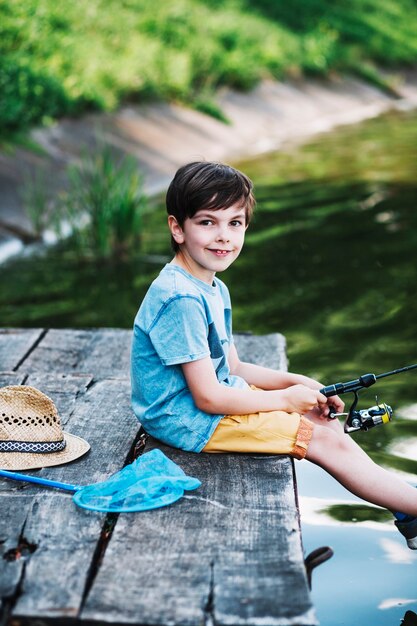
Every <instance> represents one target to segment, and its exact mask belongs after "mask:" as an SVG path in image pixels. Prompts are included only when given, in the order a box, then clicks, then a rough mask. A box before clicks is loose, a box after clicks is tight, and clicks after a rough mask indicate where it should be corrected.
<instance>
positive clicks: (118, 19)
mask: <svg viewBox="0 0 417 626" xmlns="http://www.w3.org/2000/svg"><path fill="white" fill-rule="evenodd" d="M416 60H417V6H416V4H415V2H414V1H413V0H352V2H349V3H334V2H331V1H330V0H292V2H278V1H277V0H256V1H255V0H224V1H222V2H220V1H219V0H166V1H165V2H162V3H160V4H159V5H158V10H157V11H156V10H155V3H154V2H151V1H150V0H123V1H120V0H89V2H88V3H85V2H83V1H82V0H74V1H73V2H70V3H56V2H54V0H7V2H6V1H4V0H3V2H1V3H0V91H1V93H2V98H1V100H0V129H1V131H0V133H1V135H2V136H3V137H5V136H7V135H9V136H10V134H12V133H15V132H19V131H21V130H22V129H25V128H30V127H31V126H33V125H34V124H48V123H50V122H51V120H54V119H56V118H59V117H61V116H63V115H77V114H80V113H82V112H83V111H86V110H91V109H94V110H104V111H110V110H114V109H115V108H116V107H118V106H120V104H121V103H123V102H127V101H129V102H144V101H146V100H149V99H152V100H154V99H163V100H177V101H181V102H185V103H187V104H191V105H193V106H195V107H196V108H198V109H200V110H203V111H205V112H208V113H210V114H212V115H214V116H215V117H217V118H219V119H222V113H221V111H219V110H218V107H216V104H215V93H216V90H217V89H219V88H220V87H221V86H224V85H228V86H230V87H233V88H236V89H250V88H251V87H253V86H254V85H255V84H256V83H257V82H258V81H260V80H261V79H263V78H265V77H271V78H275V79H280V78H282V77H283V76H299V75H301V74H308V73H315V74H322V75H326V74H329V73H330V72H335V71H336V72H344V71H350V72H356V73H358V74H360V75H365V76H366V78H367V79H368V80H371V81H372V82H376V83H378V84H380V86H382V87H383V88H387V89H390V88H391V87H392V85H391V82H390V80H389V79H388V80H387V79H386V78H385V77H383V76H382V75H381V73H380V71H379V68H380V66H383V67H385V68H390V69H395V67H397V66H399V65H404V64H415V62H416ZM224 121H227V120H224Z"/></svg>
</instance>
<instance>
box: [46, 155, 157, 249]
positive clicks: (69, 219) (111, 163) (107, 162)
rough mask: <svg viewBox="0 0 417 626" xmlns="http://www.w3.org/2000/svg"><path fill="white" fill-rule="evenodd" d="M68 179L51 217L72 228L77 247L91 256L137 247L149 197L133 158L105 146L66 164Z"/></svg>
mask: <svg viewBox="0 0 417 626" xmlns="http://www.w3.org/2000/svg"><path fill="white" fill-rule="evenodd" d="M69 181H70V186H69V190H68V191H67V192H65V193H64V194H63V195H62V198H61V202H60V210H59V211H58V216H57V217H54V220H55V223H56V224H57V225H62V224H68V225H69V226H70V229H71V232H72V237H71V242H72V244H73V245H74V247H75V249H76V250H78V251H79V252H80V253H81V254H82V255H83V256H85V255H92V256H93V257H95V258H103V257H116V258H123V257H125V256H128V255H129V253H134V252H135V251H137V248H138V244H139V239H140V232H141V219H142V213H143V212H144V210H145V209H146V202H147V200H146V197H145V195H144V193H143V180H142V177H141V175H140V174H139V173H138V168H137V163H136V161H135V160H134V159H133V158H127V157H124V158H122V159H120V158H119V159H117V157H116V156H115V155H114V154H112V152H111V150H110V149H109V148H107V147H105V146H104V147H102V148H101V149H99V150H98V151H97V152H96V153H92V154H91V155H87V156H85V157H84V161H83V162H82V164H81V165H76V166H72V167H70V169H69Z"/></svg>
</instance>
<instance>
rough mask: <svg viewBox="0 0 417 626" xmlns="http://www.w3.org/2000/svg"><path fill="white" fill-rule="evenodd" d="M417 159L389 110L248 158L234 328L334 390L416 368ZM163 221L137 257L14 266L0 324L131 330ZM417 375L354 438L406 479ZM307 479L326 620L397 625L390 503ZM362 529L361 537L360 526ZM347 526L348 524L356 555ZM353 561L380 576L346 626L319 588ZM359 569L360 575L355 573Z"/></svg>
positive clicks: (159, 259)
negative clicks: (278, 341) (246, 217)
mask: <svg viewBox="0 0 417 626" xmlns="http://www.w3.org/2000/svg"><path fill="white" fill-rule="evenodd" d="M416 153H417V114H416V113H393V114H390V115H386V116H384V117H381V118H378V119H375V120H371V121H368V122H366V123H364V124H361V125H358V126H355V127H346V128H341V129H338V130H336V131H334V132H332V133H329V134H326V135H322V136H320V137H317V138H316V139H315V140H314V141H311V142H310V143H309V144H308V145H305V146H303V147H299V148H296V147H294V148H288V149H287V150H284V151H281V152H280V153H276V154H271V155H267V156H265V157H262V158H258V159H256V160H254V161H250V162H244V163H241V164H239V167H241V169H243V170H244V171H245V172H247V173H248V174H249V175H250V176H251V177H252V178H253V180H254V181H255V184H256V194H257V198H258V208H257V212H256V218H255V220H254V223H253V224H252V225H251V227H250V229H249V231H248V234H247V242H246V247H245V249H244V251H243V252H242V255H241V257H240V259H239V260H238V261H237V262H236V263H235V264H234V265H233V266H232V267H231V268H230V269H229V270H228V271H227V273H226V274H225V275H223V276H222V278H224V280H226V282H227V283H228V285H229V287H230V290H231V294H232V300H233V303H234V327H235V329H236V330H241V331H252V332H254V333H268V332H275V331H279V332H282V333H283V334H284V335H285V336H286V338H287V343H288V355H289V358H290V368H291V369H292V370H294V371H300V372H303V373H306V374H309V375H311V376H314V377H317V378H319V379H320V380H321V381H322V382H323V383H324V384H330V383H334V382H339V381H344V380H350V379H352V378H356V377H357V376H358V375H360V374H363V373H366V372H374V373H376V374H377V373H380V372H383V371H387V370H391V369H394V368H397V367H401V366H404V365H406V364H409V363H414V362H416V361H417V350H416V339H417V325H416V313H417V299H416V298H415V295H414V294H415V289H416V284H417V263H416V261H417V210H416V205H417V203H416V201H417V183H416V162H417V160H416V156H417V154H416ZM165 224H166V219H165V213H164V210H163V208H161V207H160V208H159V209H157V210H155V211H154V212H152V213H151V214H149V215H147V216H145V218H144V225H145V231H144V235H143V248H142V251H141V254H140V255H138V256H137V258H135V259H133V260H132V261H131V262H130V263H119V264H111V263H99V264H97V263H95V262H93V261H89V262H87V261H82V262H81V261H80V260H79V259H77V257H76V256H74V254H72V253H71V252H69V251H68V249H66V247H65V246H64V247H60V248H57V249H54V250H50V251H48V252H47V253H46V254H43V255H32V256H31V257H30V258H28V259H25V258H21V259H18V260H14V261H10V262H9V263H8V264H7V265H4V266H3V267H2V271H1V277H0V326H15V327H34V326H42V327H72V328H77V327H83V328H85V327H97V326H110V327H125V328H130V327H131V325H132V321H133V318H134V315H135V313H136V310H137V308H138V306H139V304H140V302H141V300H142V298H143V296H144V294H145V292H146V289H147V287H148V285H149V283H150V282H151V280H152V279H153V278H154V277H155V276H156V275H157V273H158V272H159V270H160V268H161V267H162V265H163V264H164V262H165V261H168V260H169V259H170V249H169V238H168V235H167V230H166V225H165ZM416 371H417V370H416ZM416 371H414V372H410V373H408V374H403V375H400V376H397V377H393V378H390V379H384V381H381V382H379V383H378V384H377V385H375V386H374V387H373V388H372V389H370V390H368V391H367V392H366V394H364V395H363V396H362V397H361V399H360V403H359V407H360V408H364V407H367V406H371V405H373V404H374V403H375V393H377V394H378V399H379V400H380V401H384V402H387V403H388V404H390V405H392V406H393V408H394V415H395V417H394V419H393V421H392V422H391V423H390V424H389V425H387V426H384V427H379V428H375V429H373V430H372V431H370V432H369V433H358V434H355V435H354V437H355V438H358V439H360V443H361V445H362V446H363V447H364V448H365V449H366V450H367V451H368V452H369V453H370V454H371V456H372V457H373V458H374V459H375V460H376V461H377V462H379V463H381V464H383V465H384V466H385V467H390V468H392V469H395V470H397V471H400V472H402V473H405V475H406V477H408V478H410V479H411V475H416V474H417V423H416V419H417V374H416ZM301 465H302V464H301ZM307 465H308V464H307ZM302 467H303V468H304V467H305V466H303V465H302ZM309 471H310V472H311V470H309ZM353 471H354V468H353ZM303 472H306V470H305V469H302V470H301V471H300V492H301V496H302V497H304V496H306V497H307V498H308V497H310V496H311V495H314V496H315V497H317V495H318V493H320V496H321V498H322V499H323V501H322V503H321V505H320V506H319V509H320V511H319V513H320V515H321V518H320V519H322V520H331V521H332V524H333V525H330V526H329V527H327V526H326V523H327V522H323V524H322V526H320V525H319V526H320V527H319V528H318V529H317V527H316V526H315V525H312V526H311V527H310V526H309V515H308V514H307V513H305V515H304V524H305V528H304V530H303V532H304V542H305V544H306V545H307V544H308V543H311V549H312V548H314V547H317V545H322V544H323V543H328V542H330V540H332V541H333V542H334V545H336V546H338V549H339V554H341V555H342V564H340V563H336V564H335V565H333V566H332V568H333V569H330V566H326V567H329V569H328V572H332V574H329V577H328V578H325V579H324V580H325V584H324V586H323V585H322V586H320V583H319V587H318V590H317V591H316V600H315V602H316V604H317V606H318V609H319V614H320V613H321V615H319V616H320V621H321V623H322V624H329V626H330V625H331V626H336V624H339V623H340V624H352V625H353V624H358V623H363V624H365V623H366V624H371V623H372V624H380V625H381V626H382V625H383V624H393V625H396V624H397V623H398V624H399V623H400V619H399V614H400V612H402V614H404V610H403V609H402V608H401V602H400V603H398V602H397V604H396V603H395V601H394V604H393V605H392V606H394V607H397V609H398V610H397V609H396V610H397V612H394V613H392V612H391V613H390V612H387V611H385V612H384V611H383V610H382V609H381V611H382V612H381V611H378V610H377V608H376V607H377V605H378V602H380V604H381V606H383V607H384V608H386V607H387V606H390V607H391V605H390V604H389V602H392V598H391V600H390V598H388V599H387V597H386V595H385V596H384V597H385V600H381V598H379V596H377V593H381V594H382V593H385V591H384V592H383V591H382V588H383V582H382V577H383V576H384V575H385V574H384V572H385V573H387V572H392V571H394V570H392V568H394V569H395V568H397V569H395V572H396V580H397V583H398V584H399V585H400V588H399V590H397V591H392V593H394V595H396V597H398V595H399V594H400V596H401V597H403V599H404V598H405V599H404V602H406V603H408V605H409V608H410V609H414V610H416V609H417V599H415V598H416V592H415V579H416V572H417V561H416V559H414V557H415V555H412V557H409V558H413V559H414V560H412V561H405V562H406V563H407V566H409V565H410V564H411V566H412V568H411V569H410V568H409V569H408V570H407V569H404V567H405V565H402V566H401V567H400V565H399V564H398V563H396V562H395V560H394V561H393V557H392V555H391V556H389V549H388V548H387V546H389V545H390V544H389V542H390V541H391V542H392V541H393V540H394V539H390V537H393V528H392V523H391V525H390V523H389V522H387V521H386V514H385V513H384V512H381V511H376V510H375V509H374V508H372V507H368V506H365V505H364V504H363V503H360V502H358V501H357V500H355V499H353V498H352V501H351V502H350V501H348V502H346V496H345V494H344V493H342V492H340V491H338V487H335V486H334V481H333V483H330V482H329V483H327V482H326V483H325V486H323V484H324V482H325V481H327V478H323V476H321V475H320V477H319V478H318V479H317V480H318V481H319V484H320V487H319V488H318V484H317V482H314V481H313V480H312V479H311V478H310V477H308V476H303ZM297 473H298V472H297ZM335 489H336V491H335ZM302 513H303V509H302ZM358 522H361V523H362V525H361V528H362V530H361V532H360V533H359V535H358V534H357V533H356V534H355V535H353V533H354V532H356V531H354V530H353V529H354V528H355V527H356V526H360V524H358ZM337 523H339V524H340V523H341V524H342V526H345V525H346V524H350V525H351V530H350V531H349V532H350V533H351V537H353V536H355V539H354V541H355V546H354V549H353V548H352V545H351V544H350V543H349V540H348V539H347V536H348V532H347V531H346V528H341V529H339V528H338V527H337ZM335 524H336V526H335ZM352 524H353V526H352ZM363 524H365V526H363ZM369 524H371V526H372V524H374V525H375V524H376V525H377V527H378V528H380V530H379V534H378V533H377V535H378V537H379V538H381V537H385V535H384V533H388V536H387V537H385V539H386V541H388V544H383V543H382V544H381V545H383V546H385V548H383V549H382V553H381V548H380V547H378V546H379V544H378V546H377V539H376V538H375V537H376V536H375V531H374V530H372V528H375V526H372V528H371V527H370V526H369ZM339 530H340V531H341V533H342V534H341V535H340V536H339V534H338V532H339ZM320 532H321V534H320ZM394 532H395V531H394ZM352 540H353V539H352ZM378 541H382V540H381V539H378ZM395 541H401V539H400V538H398V537H397V536H395ZM346 544H348V548H347V549H346ZM381 554H382V556H381ZM384 555H385V556H384ZM387 555H388V556H387ZM407 558H408V557H407ZM352 559H353V560H352ZM384 559H385V561H384ZM359 560H362V561H365V565H364V564H362V565H363V567H364V570H363V572H362V574H363V575H365V571H366V576H368V577H369V578H373V581H372V582H373V585H371V588H372V590H373V591H372V593H373V596H372V598H371V595H372V594H371V593H370V590H369V586H366V585H365V586H364V581H363V577H362V578H361V577H359V580H360V581H361V584H359V582H358V585H357V586H353V587H352V588H351V593H352V595H354V596H355V597H354V598H353V600H354V602H355V604H354V606H355V607H356V609H357V611H359V613H358V612H357V613H354V611H353V608H352V607H351V609H350V610H349V613H348V617H346V615H345V614H344V615H345V617H343V619H342V617H341V618H340V620H339V618H336V617H335V612H336V611H337V606H336V604H335V603H336V602H337V598H338V596H337V594H335V595H334V596H333V601H332V602H333V604H332V602H330V600H329V597H328V593H327V594H326V589H325V585H329V584H331V583H332V581H333V582H334V580H335V579H336V578H337V576H336V578H334V579H333V578H332V576H333V577H334V576H335V568H336V570H337V568H340V567H343V568H344V572H343V573H341V574H340V580H342V579H343V577H346V571H349V572H350V570H349V568H350V567H352V568H353V567H356V566H357V563H358V561H359ZM387 561H388V564H387ZM371 562H372V563H373V566H372V567H371ZM324 567H325V566H323V569H324ZM375 567H377V569H378V571H376V570H375ZM401 568H402V569H401ZM349 575H350V576H351V579H352V580H354V581H355V584H356V582H357V579H356V575H353V574H352V573H351V574H349ZM410 575H411V579H410ZM378 577H379V578H378ZM410 580H411V582H410ZM413 580H414V582H413ZM368 582H369V581H368ZM352 585H353V583H352ZM342 588H343V587H342ZM364 590H366V591H364ZM413 593H414V595H413ZM361 594H362V595H361ZM387 594H388V595H389V593H388V592H387ZM401 594H402V595H401ZM374 596H375V597H374ZM390 597H391V596H390ZM378 598H379V599H378ZM407 598H408V600H407ZM410 598H411V601H410ZM409 601H410V602H409ZM384 602H385V604H384ZM387 603H388V604H387ZM413 603H414V604H413ZM333 605H334V606H333ZM356 609H355V610H356ZM390 610H391V609H390ZM359 614H360V615H361V617H359ZM364 616H366V620H370V621H366V620H365V621H363V619H364ZM375 616H377V619H376V618H375ZM397 617H398V619H397ZM394 618H395V619H394Z"/></svg>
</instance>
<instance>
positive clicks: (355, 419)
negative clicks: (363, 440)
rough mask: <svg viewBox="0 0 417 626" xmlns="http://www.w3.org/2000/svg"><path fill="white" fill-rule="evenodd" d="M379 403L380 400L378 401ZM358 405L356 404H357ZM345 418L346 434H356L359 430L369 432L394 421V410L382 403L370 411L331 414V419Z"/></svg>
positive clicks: (360, 410)
mask: <svg viewBox="0 0 417 626" xmlns="http://www.w3.org/2000/svg"><path fill="white" fill-rule="evenodd" d="M377 402H378V400H377ZM355 404H356V403H355ZM337 417H345V418H346V419H345V425H344V431H345V433H354V432H355V431H357V430H364V431H367V430H369V429H370V428H373V427H374V426H379V425H380V424H387V423H388V422H390V421H391V419H392V408H391V407H390V406H389V405H388V404H385V402H382V403H381V404H376V405H374V406H371V407H370V408H369V409H359V410H357V409H355V408H354V407H353V408H352V407H351V408H350V409H349V413H330V415H329V418H330V419H336V418H337Z"/></svg>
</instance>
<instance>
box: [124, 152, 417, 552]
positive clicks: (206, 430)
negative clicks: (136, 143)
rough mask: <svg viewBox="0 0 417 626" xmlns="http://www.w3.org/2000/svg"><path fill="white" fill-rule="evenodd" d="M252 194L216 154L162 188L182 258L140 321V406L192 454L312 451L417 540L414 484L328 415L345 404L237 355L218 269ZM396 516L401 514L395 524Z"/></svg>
mask: <svg viewBox="0 0 417 626" xmlns="http://www.w3.org/2000/svg"><path fill="white" fill-rule="evenodd" d="M254 204H255V199H254V196H253V188H252V183H251V181H250V180H249V179H248V178H247V177H246V176H245V175H244V174H242V173H241V172H239V171H238V170H235V169H234V168H232V167H229V166H227V165H223V164H220V163H207V162H195V163H189V164H188V165H185V166H183V167H181V168H180V169H179V170H178V171H177V173H176V175H175V177H174V179H173V180H172V182H171V184H170V186H169V188H168V192H167V197H166V205H167V211H168V226H169V229H170V232H171V242H172V246H173V249H174V253H175V256H174V258H173V260H172V261H171V263H168V264H167V265H166V266H165V267H164V268H163V269H162V271H161V273H160V275H159V276H158V278H157V279H156V280H155V281H154V282H153V283H152V285H151V287H150V289H149V291H148V293H147V295H146V296H145V299H144V301H143V303H142V305H141V307H140V309H139V312H138V314H137V316H136V319H135V325H134V337H133V345H132V401H133V409H134V411H135V414H136V416H137V417H138V419H139V421H140V422H141V424H142V425H143V427H144V428H145V430H146V431H147V432H148V433H149V434H150V435H152V436H154V437H156V438H157V439H159V440H161V441H163V442H165V443H167V444H169V445H171V446H174V447H177V448H181V449H183V450H188V451H191V452H201V451H204V452H255V453H257V452H259V453H264V454H265V453H267V454H268V453H270V454H289V455H291V456H293V457H294V458H296V459H303V458H306V459H308V460H309V461H312V462H313V463H316V464H318V465H320V466H321V467H323V468H324V469H325V470H327V471H328V472H329V473H330V474H332V475H333V476H334V477H335V478H336V479H337V480H338V481H339V482H340V483H341V484H343V485H344V486H345V487H346V488H347V489H349V490H350V491H352V492H353V493H354V494H356V495H357V496H359V497H360V498H363V499H365V500H368V501H369V502H372V503H374V504H376V505H379V506H382V507H386V508H388V509H390V510H391V511H403V512H404V513H401V514H398V515H397V517H398V519H397V521H396V524H397V527H398V528H399V530H400V532H401V533H402V534H403V535H404V536H405V537H406V539H407V544H408V546H409V547H410V548H412V549H417V519H416V517H417V490H416V489H414V488H413V487H411V486H410V485H408V484H407V483H405V482H403V481H402V480H400V479H399V478H397V477H396V476H395V475H393V474H390V473H389V472H387V471H386V470H384V469H382V468H381V467H379V466H378V465H376V464H375V463H373V461H372V460H371V459H370V458H369V457H368V456H367V455H366V453H365V452H364V451H363V450H362V449H361V448H360V447H359V446H358V445H357V444H356V443H355V442H354V440H353V439H351V438H350V437H349V436H347V435H345V434H344V432H343V429H342V427H341V425H340V424H339V422H338V421H337V420H331V419H329V418H328V416H329V411H330V407H329V402H330V403H331V405H332V407H333V408H334V409H335V410H336V411H337V412H341V411H342V410H343V406H344V405H343V402H342V401H341V400H340V398H338V397H337V396H334V397H332V398H331V399H330V400H329V399H328V398H326V396H324V395H323V394H321V393H320V391H319V390H320V389H321V388H322V387H323V385H322V384H321V383H319V382H317V381H315V380H313V379H311V378H308V377H306V376H302V375H299V374H292V373H287V372H278V371H275V370H270V369H267V368H264V367H260V366H257V365H253V364H250V363H244V362H242V361H240V360H239V356H238V354H237V351H236V348H235V346H234V343H233V336H232V313H231V304H230V297H229V292H228V290H227V287H226V286H225V285H224V283H223V282H222V281H221V280H219V279H218V278H217V277H216V273H217V272H221V271H223V270H225V269H227V267H229V266H230V265H231V263H233V262H234V261H235V259H236V258H237V257H238V255H239V253H240V251H241V249H242V246H243V242H244V238H245V232H246V229H247V227H248V225H249V222H250V219H251V216H252V211H253V207H254ZM399 520H401V521H399Z"/></svg>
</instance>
